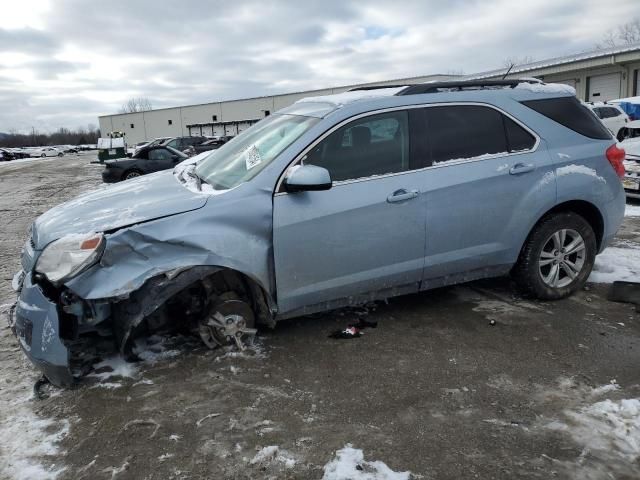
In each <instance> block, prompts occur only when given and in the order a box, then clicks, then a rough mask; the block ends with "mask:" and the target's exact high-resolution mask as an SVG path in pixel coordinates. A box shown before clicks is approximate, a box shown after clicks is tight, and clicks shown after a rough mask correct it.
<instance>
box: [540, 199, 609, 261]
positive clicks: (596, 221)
mask: <svg viewBox="0 0 640 480" xmlns="http://www.w3.org/2000/svg"><path fill="white" fill-rule="evenodd" d="M559 212H573V213H577V214H578V215H580V216H581V217H582V218H584V219H585V220H586V221H587V222H589V225H591V228H593V232H594V233H595V234H596V242H597V244H598V251H599V250H600V246H601V245H602V237H603V236H604V219H603V218H602V214H601V213H600V210H598V207H596V206H595V205H593V204H592V203H589V202H585V201H584V200H571V201H568V202H564V203H561V204H559V205H556V206H555V207H553V208H552V209H551V210H549V211H548V212H546V213H545V214H544V215H542V217H540V219H539V220H538V221H537V222H536V225H538V223H540V221H541V220H542V219H543V218H545V217H547V216H549V215H552V214H554V213H559ZM534 228H535V226H534ZM531 231H533V228H532V229H531Z"/></svg>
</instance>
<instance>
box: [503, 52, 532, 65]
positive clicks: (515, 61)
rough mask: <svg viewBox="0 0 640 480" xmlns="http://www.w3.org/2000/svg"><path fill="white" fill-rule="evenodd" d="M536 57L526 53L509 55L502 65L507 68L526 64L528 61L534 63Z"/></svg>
mask: <svg viewBox="0 0 640 480" xmlns="http://www.w3.org/2000/svg"><path fill="white" fill-rule="evenodd" d="M535 61H536V59H535V58H534V57H532V56H531V55H525V56H523V57H515V56H513V57H507V58H505V59H504V60H503V61H502V66H503V67H506V68H513V67H516V66H518V65H526V64H527V63H533V62H535Z"/></svg>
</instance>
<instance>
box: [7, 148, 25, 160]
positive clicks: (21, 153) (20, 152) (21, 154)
mask: <svg viewBox="0 0 640 480" xmlns="http://www.w3.org/2000/svg"><path fill="white" fill-rule="evenodd" d="M5 150H8V151H9V152H11V153H12V154H13V156H14V157H15V158H16V159H20V158H29V152H27V151H26V150H25V149H23V148H7V149H5Z"/></svg>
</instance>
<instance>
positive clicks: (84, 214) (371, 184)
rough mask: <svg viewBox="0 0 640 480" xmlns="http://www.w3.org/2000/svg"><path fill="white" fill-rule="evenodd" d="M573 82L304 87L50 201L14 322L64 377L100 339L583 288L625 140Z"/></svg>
mask: <svg viewBox="0 0 640 480" xmlns="http://www.w3.org/2000/svg"><path fill="white" fill-rule="evenodd" d="M568 88H569V87H566V86H562V85H546V84H542V83H538V82H534V81H532V80H523V81H518V80H502V81H492V82H475V83H472V82H457V83H456V82H444V83H429V84H420V85H409V86H398V87H385V88H382V87H379V88H374V89H366V88H365V89H356V90H355V91H350V92H346V93H342V94H338V95H332V96H326V97H315V98H307V99H304V100H301V101H298V102H297V103H295V104H294V105H292V106H290V107H287V108H285V109H283V110H280V111H279V112H277V113H275V114H273V115H270V116H269V117H267V118H265V119H264V120H262V121H261V122H259V123H257V124H256V125H254V126H253V127H251V128H250V129H248V130H246V131H245V132H243V133H242V134H241V135H239V136H238V137H236V138H234V139H233V140H232V141H230V142H229V143H227V144H225V145H224V146H222V147H221V148H220V149H218V150H216V151H214V152H205V153H203V154H201V155H199V156H198V157H194V158H192V159H190V160H187V161H186V162H183V163H181V164H179V165H178V166H177V167H176V168H175V169H174V170H173V171H166V172H158V173H155V174H151V175H147V176H145V177H140V178H136V179H132V180H127V181H125V182H123V183H121V184H118V185H115V186H110V187H107V188H102V189H100V190H97V191H94V192H91V193H88V194H85V195H82V196H80V197H78V198H76V199H74V200H72V201H70V202H68V203H65V204H63V205H60V206H57V207H55V208H53V209H51V210H49V211H48V212H46V213H45V214H43V215H42V216H41V217H39V218H38V219H37V220H36V221H35V222H34V223H33V226H32V228H31V232H30V234H29V239H28V241H27V243H26V245H25V246H24V250H23V253H22V270H21V271H20V272H19V273H18V274H16V276H15V278H14V288H15V289H16V291H17V292H18V301H17V304H16V306H15V309H14V312H13V315H12V318H11V320H10V321H11V322H12V327H13V329H14V331H15V333H16V335H17V337H18V339H19V343H20V345H21V347H22V349H23V350H24V352H25V353H26V355H27V356H28V357H29V358H30V359H31V360H32V362H33V363H34V364H36V365H37V366H38V367H39V368H40V369H41V370H42V371H43V372H44V374H45V375H46V377H47V378H48V379H49V380H50V381H51V382H52V383H54V384H56V385H65V386H68V385H71V384H73V383H74V382H75V381H76V379H77V378H78V377H79V376H81V375H82V374H83V373H86V371H87V370H86V369H87V368H88V367H87V366H86V362H84V361H83V359H86V356H87V351H88V350H87V349H89V348H90V345H91V344H92V343H93V342H98V341H105V339H107V341H109V342H115V344H116V345H117V347H118V348H119V349H120V350H121V351H123V352H127V351H129V350H130V348H131V345H132V342H133V341H134V339H135V338H136V337H138V336H144V335H149V334H151V333H153V332H157V331H162V330H170V329H187V330H190V331H192V332H197V333H198V334H199V335H200V337H201V338H202V340H203V341H204V343H205V344H206V345H207V346H209V347H212V348H213V347H216V346H220V345H237V346H238V347H239V348H243V347H244V346H245V345H246V343H247V342H248V341H250V340H251V338H252V337H253V335H254V334H255V333H256V326H257V325H258V324H266V325H271V326H273V325H274V324H275V322H276V321H278V320H281V319H286V318H290V317H294V316H300V315H306V314H311V313H314V312H320V311H326V310H329V309H333V308H337V307H342V306H347V305H353V304H358V303H363V302H367V301H371V300H375V299H384V298H387V297H391V296H395V295H401V294H406V293H411V292H418V291H420V290H427V289H431V288H434V287H440V286H443V285H451V284H456V283H460V282H466V281H470V280H475V279H480V278H485V277H491V276H499V275H505V274H508V273H511V274H512V275H513V276H514V278H515V279H516V281H517V283H518V284H519V285H520V286H521V288H522V289H523V290H524V291H525V292H526V293H528V294H530V295H533V296H535V297H537V298H541V299H558V298H563V297H566V296H567V295H570V294H571V293H572V292H574V291H576V290H577V289H579V288H581V287H582V286H583V285H584V283H585V282H586V280H587V277H588V276H589V273H590V271H591V268H592V266H593V263H594V259H595V256H596V255H597V254H598V253H599V252H601V251H602V250H603V249H604V248H605V247H606V246H607V244H608V243H609V242H610V240H611V239H612V237H613V236H614V234H615V233H616V231H617V229H618V228H619V226H620V225H621V223H622V219H623V216H624V208H625V205H624V202H625V197H624V191H623V188H622V185H621V181H620V178H621V177H622V176H623V175H624V167H623V161H624V151H623V150H621V149H619V148H618V147H617V146H616V143H615V141H614V139H613V138H612V137H611V135H610V133H609V132H608V131H607V130H606V129H605V128H604V127H603V126H602V124H600V122H598V120H597V119H596V118H595V117H594V116H593V115H592V114H591V113H590V112H589V111H588V110H586V108H585V107H584V106H583V105H581V104H580V102H579V101H578V100H577V99H576V97H575V92H572V91H569V90H568Z"/></svg>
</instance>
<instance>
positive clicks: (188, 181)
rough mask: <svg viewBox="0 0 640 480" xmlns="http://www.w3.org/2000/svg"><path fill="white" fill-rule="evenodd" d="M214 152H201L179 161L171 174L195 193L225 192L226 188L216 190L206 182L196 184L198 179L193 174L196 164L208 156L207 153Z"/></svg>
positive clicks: (217, 193)
mask: <svg viewBox="0 0 640 480" xmlns="http://www.w3.org/2000/svg"><path fill="white" fill-rule="evenodd" d="M213 154H214V152H213V151H211V152H202V153H200V154H199V155H196V156H194V157H191V158H188V159H186V160H185V161H183V162H180V163H179V164H178V165H176V166H175V168H174V169H173V176H174V177H175V178H176V179H177V180H178V181H179V182H180V183H182V184H183V185H184V186H185V187H187V188H188V189H189V190H191V191H192V192H195V193H202V194H204V195H219V194H221V193H225V192H227V191H228V190H216V189H215V188H213V187H212V186H211V185H209V184H208V183H204V182H202V183H200V185H198V179H197V177H196V175H195V172H194V170H195V169H196V164H197V163H198V162H199V161H200V160H202V159H204V158H206V157H208V156H209V155H213Z"/></svg>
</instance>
